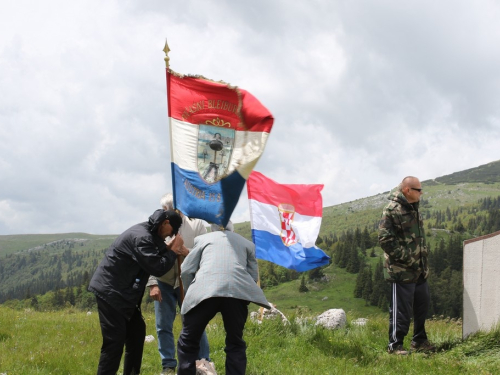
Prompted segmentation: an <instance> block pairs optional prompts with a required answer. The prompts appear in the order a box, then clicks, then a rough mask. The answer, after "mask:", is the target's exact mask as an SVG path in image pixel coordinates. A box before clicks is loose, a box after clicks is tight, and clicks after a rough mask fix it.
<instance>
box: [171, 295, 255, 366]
mask: <svg viewBox="0 0 500 375" xmlns="http://www.w3.org/2000/svg"><path fill="white" fill-rule="evenodd" d="M218 312H220V313H221V314H222V320H223V322H224V329H225V330H226V347H225V349H224V351H225V352H226V375H244V374H245V371H246V367H247V355H246V348H247V346H246V343H245V341H244V340H243V328H244V327H245V322H246V320H247V317H248V302H247V301H244V300H241V299H236V298H230V297H213V298H208V299H206V300H204V301H202V302H200V303H199V304H198V305H197V306H195V307H193V308H192V309H191V310H190V311H189V312H188V313H187V314H185V315H184V316H183V327H182V331H181V335H180V336H179V340H178V341H177V358H178V360H179V368H178V371H177V375H195V374H196V358H198V352H199V350H200V339H201V335H202V333H203V331H204V330H205V327H206V326H207V324H208V323H209V322H210V320H211V319H212V318H213V317H214V316H215V314H217V313H218Z"/></svg>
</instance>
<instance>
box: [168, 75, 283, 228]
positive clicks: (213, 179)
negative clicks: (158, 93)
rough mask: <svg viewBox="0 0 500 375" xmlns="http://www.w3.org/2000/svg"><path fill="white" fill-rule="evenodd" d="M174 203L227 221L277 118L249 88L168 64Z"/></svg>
mask: <svg viewBox="0 0 500 375" xmlns="http://www.w3.org/2000/svg"><path fill="white" fill-rule="evenodd" d="M167 96H168V116H169V120H170V142H171V143H170V149H171V166H172V185H173V195H174V206H175V208H176V209H178V210H180V211H181V212H182V213H184V214H185V215H186V216H188V217H192V218H199V219H203V220H206V221H208V222H210V223H216V224H219V225H223V226H225V225H226V224H227V222H228V221H229V218H230V217H231V214H232V212H233V210H234V208H235V206H236V204H237V203H238V200H239V197H240V194H241V191H242V190H243V187H244V186H245V182H246V180H247V179H248V176H249V175H250V173H251V172H252V169H253V168H254V166H255V164H256V163H257V161H258V160H259V158H260V156H261V155H262V153H263V151H264V147H265V145H266V142H267V139H268V137H269V133H270V131H271V128H272V126H273V122H274V118H273V116H272V115H271V113H270V112H269V111H268V110H267V109H266V108H265V107H264V106H263V105H262V104H261V103H260V102H259V101H258V100H257V99H256V98H255V97H254V96H252V95H251V94H250V93H249V92H247V91H245V90H242V89H239V88H237V87H234V86H230V85H228V84H226V83H221V82H214V81H211V80H208V79H206V78H203V77H200V76H183V75H180V74H178V73H175V72H173V71H172V70H170V69H168V68H167Z"/></svg>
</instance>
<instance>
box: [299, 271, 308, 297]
mask: <svg viewBox="0 0 500 375" xmlns="http://www.w3.org/2000/svg"><path fill="white" fill-rule="evenodd" d="M308 291H309V289H308V288H307V286H306V278H305V277H304V274H302V277H301V279H300V286H299V292H300V293H305V292H308Z"/></svg>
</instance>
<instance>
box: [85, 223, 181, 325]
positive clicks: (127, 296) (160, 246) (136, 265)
mask: <svg viewBox="0 0 500 375" xmlns="http://www.w3.org/2000/svg"><path fill="white" fill-rule="evenodd" d="M151 229H153V231H152V230H151ZM154 229H156V228H154V227H153V225H152V224H151V222H144V223H140V224H137V225H134V226H133V227H131V228H129V229H127V230H126V231H125V232H123V233H122V234H121V235H120V236H119V237H118V238H117V239H116V240H115V241H114V242H113V244H112V245H111V246H110V247H109V249H108V250H107V251H106V254H105V255H104V259H103V260H102V261H101V263H100V264H99V266H98V267H97V270H96V271H95V273H94V275H93V276H92V280H90V285H89V291H91V292H92V293H94V294H95V295H96V296H97V297H99V298H102V299H103V300H105V301H106V302H107V303H109V304H110V305H111V306H112V307H114V308H115V309H116V310H118V311H119V312H120V313H122V314H123V315H125V317H126V318H127V319H130V318H131V316H132V314H133V313H134V310H135V309H136V308H137V307H136V306H139V305H140V303H141V300H142V296H143V294H144V289H145V288H146V283H147V282H148V278H149V276H150V275H153V276H157V277H160V276H163V275H164V274H165V273H167V271H169V270H170V268H172V266H173V265H174V263H175V259H176V254H175V253H174V252H173V251H171V250H168V249H167V246H166V245H165V242H164V240H163V239H162V238H160V237H159V236H158V235H157V233H156V230H154Z"/></svg>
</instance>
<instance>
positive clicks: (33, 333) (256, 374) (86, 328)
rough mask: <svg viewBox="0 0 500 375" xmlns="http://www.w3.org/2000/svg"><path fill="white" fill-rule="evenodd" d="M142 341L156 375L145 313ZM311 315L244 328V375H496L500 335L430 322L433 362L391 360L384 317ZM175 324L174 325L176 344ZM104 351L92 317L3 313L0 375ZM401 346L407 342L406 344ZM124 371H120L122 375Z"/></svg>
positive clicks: (73, 362) (213, 349) (85, 362)
mask: <svg viewBox="0 0 500 375" xmlns="http://www.w3.org/2000/svg"><path fill="white" fill-rule="evenodd" d="M144 317H145V320H146V324H147V332H146V334H147V335H152V336H154V337H155V341H153V342H151V343H146V344H145V347H144V355H143V365H142V372H141V373H142V374H144V375H148V374H158V373H160V371H161V361H160V357H159V354H158V349H157V341H156V332H155V329H154V324H153V322H154V314H153V313H152V312H150V311H146V312H145V313H144ZM312 317H314V315H310V316H307V315H306V316H302V317H301V318H302V319H301V320H296V319H295V317H294V316H291V315H289V316H288V319H289V320H290V322H291V324H288V325H283V324H282V323H281V321H279V320H274V321H264V322H263V323H262V324H257V323H254V322H251V321H248V322H247V324H246V328H245V332H244V338H245V340H246V342H247V346H248V349H247V355H248V366H247V374H248V375H282V374H290V375H304V374H314V375H316V374H317V375H327V374H393V373H396V374H414V375H420V374H422V375H424V374H425V375H427V374H441V375H452V374H453V375H455V374H483V375H486V374H497V373H498V369H499V368H500V344H499V343H500V330H499V329H496V330H494V331H492V332H490V333H488V334H485V333H478V334H476V335H474V336H469V338H468V339H467V340H465V341H462V339H461V332H462V329H461V324H460V322H459V321H458V322H457V321H450V320H434V319H433V320H430V321H429V322H428V324H427V330H428V334H429V338H430V340H432V341H433V342H434V343H435V344H436V345H437V347H438V349H439V350H438V352H437V353H435V354H431V355H426V354H420V353H413V354H411V355H409V356H406V357H398V356H394V355H389V354H387V352H386V345H387V317H386V316H385V315H384V316H380V315H376V316H371V317H370V318H369V320H368V323H367V325H366V326H358V325H355V324H354V323H353V320H354V319H355V318H356V317H357V316H356V315H353V314H351V313H348V314H347V325H346V326H345V327H344V328H341V329H338V330H335V331H329V330H326V329H323V328H321V327H318V326H315V325H314V320H312V319H311V318H312ZM180 326H181V324H180V319H179V317H177V319H176V321H175V324H174V336H175V337H178V335H179V331H180ZM207 335H208V340H209V343H210V355H211V357H212V360H213V361H214V363H215V367H216V370H217V373H218V374H219V375H224V374H225V370H224V359H225V353H224V339H225V333H224V328H223V324H222V321H221V319H220V317H219V316H216V317H215V318H214V319H213V320H212V321H211V322H210V324H209V326H208V328H207ZM100 345H101V336H100V328H99V321H98V316H97V313H95V312H94V313H92V314H90V315H88V314H87V313H85V312H78V311H75V310H73V309H66V310H62V311H58V312H34V311H32V310H29V309H28V310H24V311H15V310H12V309H9V308H6V307H2V306H0V373H2V374H9V375H10V374H38V375H49V374H79V375H85V374H95V372H96V368H97V363H98V359H99V351H100ZM405 345H406V347H408V346H409V342H406V343H405ZM122 371H123V367H121V368H120V370H119V373H120V374H121V373H122Z"/></svg>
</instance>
